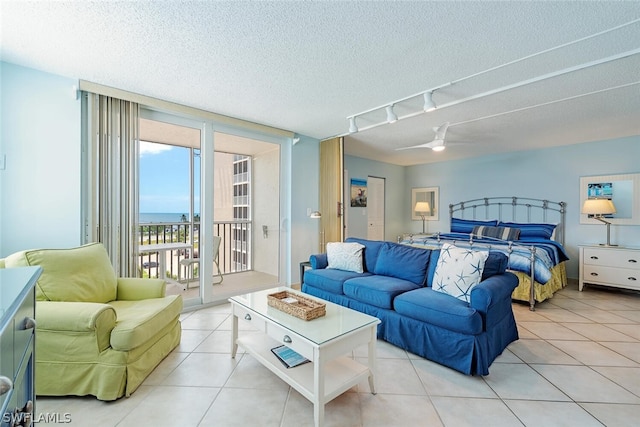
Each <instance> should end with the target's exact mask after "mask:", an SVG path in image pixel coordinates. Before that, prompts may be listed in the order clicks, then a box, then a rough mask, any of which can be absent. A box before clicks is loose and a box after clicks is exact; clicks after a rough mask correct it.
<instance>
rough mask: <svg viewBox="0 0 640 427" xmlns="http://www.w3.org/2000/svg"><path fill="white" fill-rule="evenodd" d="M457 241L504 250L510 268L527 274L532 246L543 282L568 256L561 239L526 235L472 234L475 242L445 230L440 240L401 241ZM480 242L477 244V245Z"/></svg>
mask: <svg viewBox="0 0 640 427" xmlns="http://www.w3.org/2000/svg"><path fill="white" fill-rule="evenodd" d="M452 240H453V241H455V244H456V246H459V247H463V248H468V247H473V248H474V249H476V250H493V251H498V252H502V253H504V254H505V255H507V256H508V257H509V265H508V269H509V270H513V271H519V272H522V273H525V274H527V275H530V274H531V250H530V248H531V247H532V246H533V247H535V248H536V252H535V264H534V265H535V267H534V278H535V281H536V282H538V283H540V284H545V283H547V282H548V281H549V280H550V279H551V277H552V273H551V269H552V268H553V267H555V266H556V265H558V264H560V263H561V262H563V261H566V260H568V259H569V257H568V256H567V254H566V252H565V250H564V248H563V247H562V245H561V244H560V243H558V242H555V241H552V240H546V239H527V240H517V241H514V242H512V243H513V244H512V245H511V247H509V242H505V241H500V240H496V239H486V238H485V239H478V238H476V237H475V236H473V240H472V242H473V243H470V235H469V234H464V233H446V234H440V241H438V238H437V236H435V235H434V236H412V237H409V238H406V239H404V240H403V241H401V243H403V244H407V245H412V246H418V247H420V246H423V247H425V248H433V247H436V246H439V245H440V244H441V243H443V242H451V241H452ZM475 243H477V245H474V244H475Z"/></svg>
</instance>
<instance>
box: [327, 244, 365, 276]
mask: <svg viewBox="0 0 640 427" xmlns="http://www.w3.org/2000/svg"><path fill="white" fill-rule="evenodd" d="M362 249H364V245H361V244H360V243H356V242H349V243H342V242H329V243H327V263H328V264H329V265H328V266H327V268H335V269H338V270H346V271H354V272H356V273H362V272H363V271H364V269H363V267H362V266H363V264H362Z"/></svg>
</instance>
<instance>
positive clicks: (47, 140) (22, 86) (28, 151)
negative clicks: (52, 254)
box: [0, 62, 80, 256]
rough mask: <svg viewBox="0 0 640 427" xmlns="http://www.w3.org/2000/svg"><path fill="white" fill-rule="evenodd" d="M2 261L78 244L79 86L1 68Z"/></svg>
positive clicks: (36, 73) (29, 71)
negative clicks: (27, 251)
mask: <svg viewBox="0 0 640 427" xmlns="http://www.w3.org/2000/svg"><path fill="white" fill-rule="evenodd" d="M0 73H1V87H2V92H1V94H0V98H1V100H2V101H1V105H2V107H1V112H0V117H1V118H2V132H1V135H2V136H1V140H0V155H2V154H4V155H6V169H5V170H0V212H1V213H0V256H6V255H9V254H11V253H13V252H15V251H18V250H22V249H28V248H34V247H56V246H57V247H61V246H75V245H77V244H79V243H80V101H78V100H76V98H75V93H74V90H73V86H74V85H75V86H77V84H78V81H77V80H74V79H69V78H65V77H60V76H56V75H52V74H48V73H43V72H40V71H36V70H33V69H29V68H24V67H19V66H17V65H14V64H9V63H5V62H0Z"/></svg>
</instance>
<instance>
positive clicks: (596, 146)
mask: <svg viewBox="0 0 640 427" xmlns="http://www.w3.org/2000/svg"><path fill="white" fill-rule="evenodd" d="M639 159H640V136H635V137H628V138H620V139H615V140H610V141H600V142H592V143H583V144H576V145H568V146H563V147H555V148H548V149H543V150H534V151H522V152H517V153H505V154H501V155H494V156H487V157H481V158H476V159H468V160H459V161H451V162H443V163H434V164H425V165H418V166H410V167H407V168H406V176H405V179H406V187H407V188H408V189H410V188H412V187H432V186H437V187H440V218H439V221H438V222H435V223H431V224H430V231H448V230H449V214H448V206H449V204H450V203H456V202H460V201H464V200H469V199H475V198H480V197H485V196H486V197H491V196H506V197H510V196H518V197H530V198H535V199H547V200H552V201H564V202H566V203H567V214H566V223H567V227H566V242H565V243H566V248H567V252H568V254H569V257H570V258H571V260H570V261H569V263H568V264H567V274H568V276H569V277H572V278H577V277H578V261H577V260H578V245H580V244H585V243H599V242H604V241H605V240H606V229H605V226H604V225H603V224H602V225H601V224H598V225H586V224H580V206H579V204H580V189H579V187H580V177H581V176H589V175H613V174H621V173H635V172H640V163H639V162H638V160H639ZM409 191H410V190H409ZM634 193H635V197H640V189H634ZM409 205H410V193H407V192H405V201H404V206H405V209H404V211H403V215H404V216H405V217H407V216H408V215H409V214H410V210H411V207H410V206H409ZM407 225H410V224H407ZM413 226H414V227H413V231H416V230H417V228H416V227H415V224H413ZM611 240H612V243H618V244H620V245H628V246H640V226H629V225H628V226H615V225H614V226H611Z"/></svg>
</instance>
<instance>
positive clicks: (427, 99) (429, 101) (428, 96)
mask: <svg viewBox="0 0 640 427" xmlns="http://www.w3.org/2000/svg"><path fill="white" fill-rule="evenodd" d="M422 109H423V110H424V111H425V113H428V112H429V111H433V110H435V109H436V103H435V102H433V91H432V92H425V93H424V107H422Z"/></svg>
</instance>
